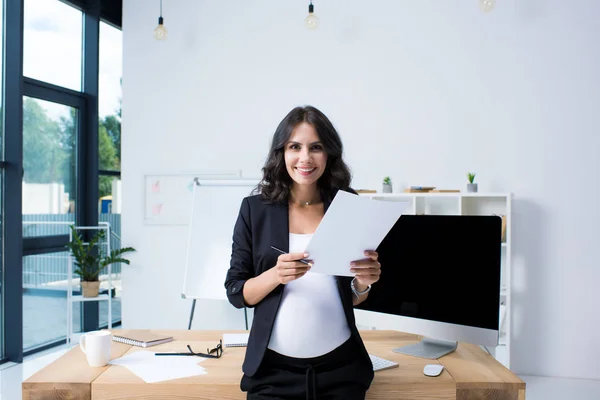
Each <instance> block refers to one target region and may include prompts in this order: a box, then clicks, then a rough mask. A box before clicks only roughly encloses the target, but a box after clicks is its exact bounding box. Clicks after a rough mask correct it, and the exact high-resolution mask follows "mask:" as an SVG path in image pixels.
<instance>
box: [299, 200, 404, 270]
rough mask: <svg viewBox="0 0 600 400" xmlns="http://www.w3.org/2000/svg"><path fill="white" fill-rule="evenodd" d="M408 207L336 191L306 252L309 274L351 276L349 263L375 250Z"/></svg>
mask: <svg viewBox="0 0 600 400" xmlns="http://www.w3.org/2000/svg"><path fill="white" fill-rule="evenodd" d="M409 204H410V203H409V202H400V201H383V200H374V199H370V198H368V197H362V196H357V195H355V194H352V193H348V192H345V191H342V190H340V191H339V192H338V193H337V195H336V196H335V198H334V199H333V201H332V202H331V204H330V205H329V208H328V209H327V212H326V213H325V216H324V217H323V219H322V220H321V223H320V224H319V226H318V227H317V229H316V231H315V233H314V235H313V237H312V239H311V240H310V243H309V244H308V246H307V248H306V252H307V253H308V254H309V256H308V258H309V259H310V260H312V261H313V267H312V268H311V272H313V273H320V274H325V275H338V276H354V274H353V273H352V272H350V263H351V262H352V261H355V260H362V259H365V258H366V257H365V254H364V251H365V250H376V249H377V247H378V246H379V244H380V243H381V241H382V240H383V239H384V238H385V236H386V235H387V234H388V232H389V231H390V229H392V227H393V226H394V224H395V223H396V221H398V218H400V216H401V215H402V213H403V212H404V211H405V210H406V209H407V207H408V205H409Z"/></svg>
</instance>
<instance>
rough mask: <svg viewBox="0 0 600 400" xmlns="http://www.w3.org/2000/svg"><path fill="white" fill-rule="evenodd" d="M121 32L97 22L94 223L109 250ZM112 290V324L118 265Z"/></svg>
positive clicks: (116, 230)
mask: <svg viewBox="0 0 600 400" xmlns="http://www.w3.org/2000/svg"><path fill="white" fill-rule="evenodd" d="M122 49H123V33H122V32H121V30H119V29H117V28H114V27H113V26H112V25H109V24H107V23H105V22H102V21H101V22H100V43H99V57H100V58H99V77H98V83H99V87H98V117H99V121H98V163H99V177H98V196H99V200H98V213H99V216H98V220H99V221H102V222H108V223H109V224H110V228H111V233H113V235H112V238H111V249H117V248H120V247H121V239H120V237H121V174H120V172H121V77H122V74H123V67H122V65H123V56H122ZM112 274H113V277H112V279H113V284H114V286H115V287H116V289H115V293H114V298H113V300H112V302H111V303H112V310H111V312H112V319H113V321H112V322H113V323H114V322H117V321H120V320H121V290H120V288H121V264H115V265H113V266H112ZM105 303H106V302H100V307H101V308H100V313H99V326H106V325H107V323H108V321H107V317H108V313H107V312H106V310H105V309H103V308H102V307H106V304H105Z"/></svg>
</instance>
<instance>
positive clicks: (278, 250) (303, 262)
mask: <svg viewBox="0 0 600 400" xmlns="http://www.w3.org/2000/svg"><path fill="white" fill-rule="evenodd" d="M271 248H272V249H273V250H275V251H277V252H279V253H281V254H288V253H286V252H285V251H283V250H281V249H278V248H277V247H275V246H271ZM298 261H300V262H301V263H302V264H306V265H310V263H309V262H308V261H306V260H298Z"/></svg>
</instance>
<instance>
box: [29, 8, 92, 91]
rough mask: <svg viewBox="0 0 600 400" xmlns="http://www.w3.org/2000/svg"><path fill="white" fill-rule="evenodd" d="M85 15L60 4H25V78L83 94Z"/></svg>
mask: <svg viewBox="0 0 600 400" xmlns="http://www.w3.org/2000/svg"><path fill="white" fill-rule="evenodd" d="M82 32H83V13H82V12H81V11H79V10H77V9H76V8H74V7H72V6H70V5H67V4H65V3H64V2H62V1H59V0H24V25H23V75H24V76H27V77H29V78H33V79H37V80H40V81H44V82H48V83H52V84H54V85H58V86H63V87H66V88H69V89H73V90H77V91H80V90H81V66H82V51H81V50H82Z"/></svg>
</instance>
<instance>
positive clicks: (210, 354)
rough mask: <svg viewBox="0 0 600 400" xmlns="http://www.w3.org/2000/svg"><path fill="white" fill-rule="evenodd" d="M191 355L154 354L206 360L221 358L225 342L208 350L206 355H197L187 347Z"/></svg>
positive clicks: (220, 342) (156, 354)
mask: <svg viewBox="0 0 600 400" xmlns="http://www.w3.org/2000/svg"><path fill="white" fill-rule="evenodd" d="M187 348H188V350H189V351H190V352H189V353H154V355H155V356H198V357H206V358H220V357H221V356H222V355H223V340H219V344H218V345H217V346H216V347H215V348H213V349H206V353H196V352H195V351H194V350H192V347H191V346H190V345H189V344H188V345H187Z"/></svg>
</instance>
